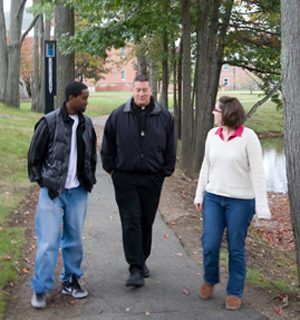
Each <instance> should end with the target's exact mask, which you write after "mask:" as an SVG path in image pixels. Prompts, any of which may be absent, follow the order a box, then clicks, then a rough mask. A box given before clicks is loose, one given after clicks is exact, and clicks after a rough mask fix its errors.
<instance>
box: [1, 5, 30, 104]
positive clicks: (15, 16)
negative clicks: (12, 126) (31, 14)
mask: <svg viewBox="0 0 300 320" xmlns="http://www.w3.org/2000/svg"><path fill="white" fill-rule="evenodd" d="M25 3H26V1H24V0H23V1H21V3H20V1H18V0H12V1H11V8H10V28H9V44H8V73H7V78H6V79H7V84H6V91H5V97H4V102H5V103H6V104H8V105H10V106H13V107H17V108H19V107H20V56H21V47H20V39H21V27H22V20H23V12H24V7H25Z"/></svg>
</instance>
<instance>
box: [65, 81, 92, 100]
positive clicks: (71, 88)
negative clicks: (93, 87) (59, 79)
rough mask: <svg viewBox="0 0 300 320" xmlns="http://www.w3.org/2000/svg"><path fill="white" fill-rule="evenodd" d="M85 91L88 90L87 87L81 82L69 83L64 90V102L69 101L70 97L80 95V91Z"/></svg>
mask: <svg viewBox="0 0 300 320" xmlns="http://www.w3.org/2000/svg"><path fill="white" fill-rule="evenodd" d="M86 89H88V87H87V86H86V85H85V84H84V83H82V82H79V81H72V82H70V83H69V84H68V85H67V86H66V88H65V98H66V101H68V100H69V97H70V96H73V97H77V96H79V95H81V91H82V90H86Z"/></svg>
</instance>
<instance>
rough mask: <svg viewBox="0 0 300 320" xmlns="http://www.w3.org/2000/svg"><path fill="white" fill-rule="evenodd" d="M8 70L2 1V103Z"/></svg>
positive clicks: (0, 51)
mask: <svg viewBox="0 0 300 320" xmlns="http://www.w3.org/2000/svg"><path fill="white" fill-rule="evenodd" d="M7 70H8V50H7V43H6V26H5V17H4V11H3V0H0V79H1V81H0V102H4V96H5V91H6V81H4V79H7Z"/></svg>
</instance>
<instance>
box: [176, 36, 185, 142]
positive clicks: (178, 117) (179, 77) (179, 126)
mask: <svg viewBox="0 0 300 320" xmlns="http://www.w3.org/2000/svg"><path fill="white" fill-rule="evenodd" d="M182 50H183V48H182V40H181V41H180V45H179V57H178V67H177V69H178V71H177V86H178V104H177V113H176V116H175V121H176V125H177V138H178V140H181V138H182Z"/></svg>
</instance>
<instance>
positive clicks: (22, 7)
mask: <svg viewBox="0 0 300 320" xmlns="http://www.w3.org/2000/svg"><path fill="white" fill-rule="evenodd" d="M26 1H27V0H23V1H22V2H21V3H20V7H19V10H18V14H17V17H19V16H20V14H21V12H22V10H24V7H25V4H26Z"/></svg>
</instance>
